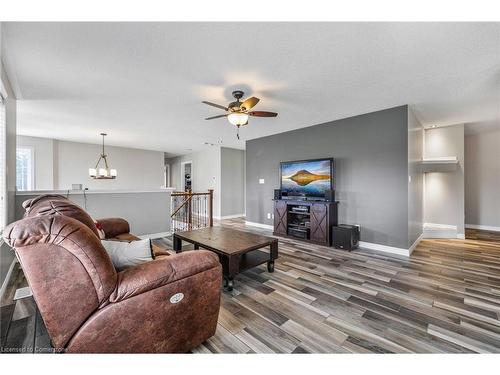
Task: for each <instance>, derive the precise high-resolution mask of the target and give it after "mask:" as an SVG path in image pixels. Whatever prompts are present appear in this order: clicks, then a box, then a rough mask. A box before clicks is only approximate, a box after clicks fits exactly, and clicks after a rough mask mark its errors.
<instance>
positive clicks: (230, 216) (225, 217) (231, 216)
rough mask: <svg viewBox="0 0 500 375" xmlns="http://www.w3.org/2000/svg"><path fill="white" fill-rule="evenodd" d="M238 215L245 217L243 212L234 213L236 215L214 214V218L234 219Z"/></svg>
mask: <svg viewBox="0 0 500 375" xmlns="http://www.w3.org/2000/svg"><path fill="white" fill-rule="evenodd" d="M238 217H245V214H244V213H243V214H236V215H227V216H214V219H217V220H226V219H236V218H238Z"/></svg>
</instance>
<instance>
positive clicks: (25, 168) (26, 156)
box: [16, 147, 35, 190]
mask: <svg viewBox="0 0 500 375" xmlns="http://www.w3.org/2000/svg"><path fill="white" fill-rule="evenodd" d="M34 167H35V160H34V157H33V147H18V148H17V150H16V186H17V190H35V173H34V172H35V168H34Z"/></svg>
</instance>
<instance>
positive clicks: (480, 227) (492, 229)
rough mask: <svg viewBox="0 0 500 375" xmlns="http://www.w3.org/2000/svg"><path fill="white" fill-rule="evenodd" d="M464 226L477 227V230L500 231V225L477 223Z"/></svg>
mask: <svg viewBox="0 0 500 375" xmlns="http://www.w3.org/2000/svg"><path fill="white" fill-rule="evenodd" d="M465 227H466V228H470V229H479V230H489V231H492V232H500V227H492V226H490V225H477V224H465Z"/></svg>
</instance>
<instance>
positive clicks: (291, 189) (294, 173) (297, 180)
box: [281, 159, 333, 197]
mask: <svg viewBox="0 0 500 375" xmlns="http://www.w3.org/2000/svg"><path fill="white" fill-rule="evenodd" d="M332 183H333V159H317V160H301V161H287V162H282V163H281V193H282V194H283V195H286V196H306V197H324V196H325V191H326V190H330V189H332Z"/></svg>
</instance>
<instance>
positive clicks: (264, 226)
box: [245, 221, 274, 230]
mask: <svg viewBox="0 0 500 375" xmlns="http://www.w3.org/2000/svg"><path fill="white" fill-rule="evenodd" d="M245 225H251V226H252V227H258V228H264V229H271V230H273V229H274V227H273V226H272V225H268V224H261V223H254V222H252V221H245Z"/></svg>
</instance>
